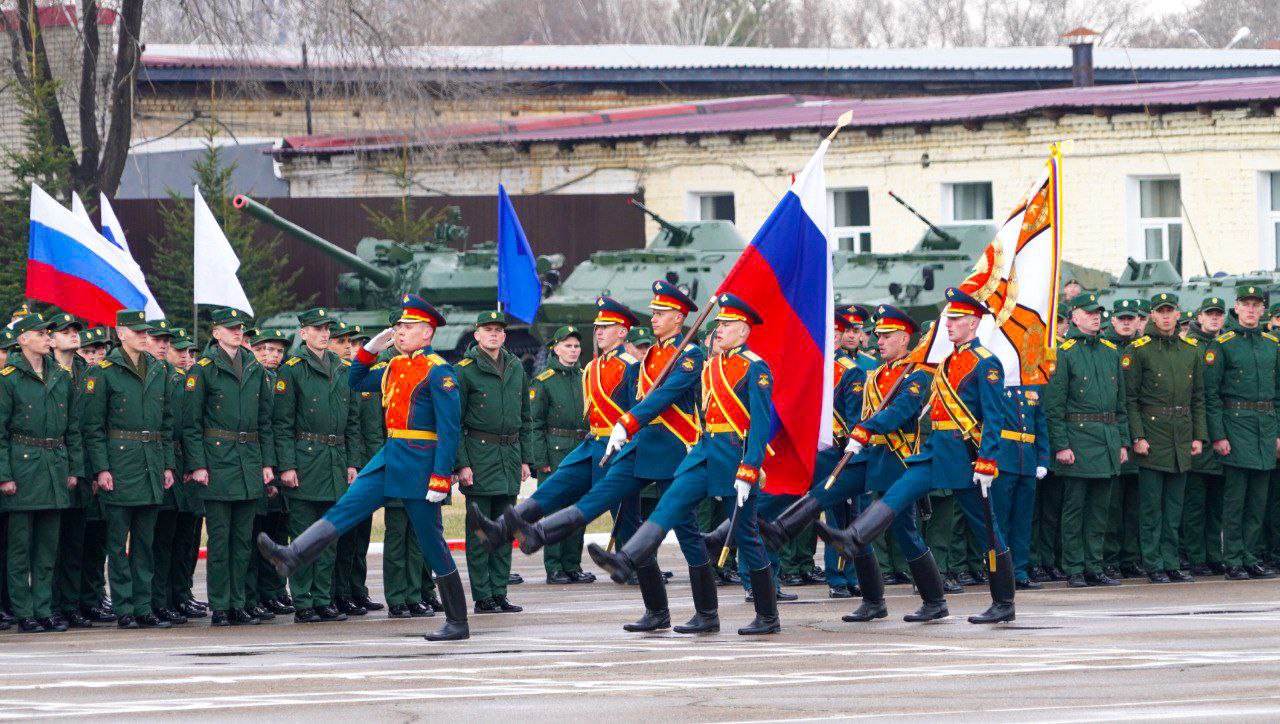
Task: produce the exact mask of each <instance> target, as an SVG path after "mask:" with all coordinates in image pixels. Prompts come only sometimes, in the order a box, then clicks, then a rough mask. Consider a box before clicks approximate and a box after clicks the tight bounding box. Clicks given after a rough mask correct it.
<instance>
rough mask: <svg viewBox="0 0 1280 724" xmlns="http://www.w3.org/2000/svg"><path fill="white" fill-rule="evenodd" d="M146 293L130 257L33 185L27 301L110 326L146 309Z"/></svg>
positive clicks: (137, 268)
mask: <svg viewBox="0 0 1280 724" xmlns="http://www.w3.org/2000/svg"><path fill="white" fill-rule="evenodd" d="M146 288H147V284H146V281H145V280H144V279H143V277H142V269H140V268H139V267H138V264H137V262H135V261H134V260H133V257H132V256H130V255H129V253H128V252H126V251H124V250H123V249H121V248H120V247H118V246H116V245H115V244H112V243H111V242H109V241H107V240H106V239H104V238H103V237H102V235H101V234H99V233H98V230H97V229H94V228H93V226H92V224H86V223H85V222H84V221H83V220H81V219H80V218H79V217H77V216H76V214H75V213H74V212H72V211H69V210H67V209H66V208H65V207H64V206H63V205H62V204H60V203H58V202H57V201H56V200H55V199H54V198H53V197H52V196H50V195H49V194H47V193H45V191H44V189H42V188H40V187H39V186H36V185H34V184H32V186H31V227H30V232H29V235H28V244H27V296H28V297H30V298H32V299H38V300H40V301H42V302H48V303H50V304H55V305H57V306H58V307H60V308H62V309H63V310H66V311H67V312H70V313H71V314H73V315H75V316H77V317H80V318H81V319H84V320H86V321H88V322H91V323H93V324H102V325H108V326H110V325H114V324H115V323H116V312H117V311H118V310H121V309H144V308H145V307H146V304H147V297H148V296H149V295H148V293H147V292H146V291H145V290H146Z"/></svg>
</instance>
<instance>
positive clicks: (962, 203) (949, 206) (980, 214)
mask: <svg viewBox="0 0 1280 724" xmlns="http://www.w3.org/2000/svg"><path fill="white" fill-rule="evenodd" d="M992 206H993V204H992V203H991V182H990V181H973V182H969V183H957V184H943V185H942V216H943V218H944V219H946V220H947V221H952V222H962V223H963V222H966V221H968V222H980V221H991V220H992V219H993V218H994V216H993V215H992V213H991V211H992Z"/></svg>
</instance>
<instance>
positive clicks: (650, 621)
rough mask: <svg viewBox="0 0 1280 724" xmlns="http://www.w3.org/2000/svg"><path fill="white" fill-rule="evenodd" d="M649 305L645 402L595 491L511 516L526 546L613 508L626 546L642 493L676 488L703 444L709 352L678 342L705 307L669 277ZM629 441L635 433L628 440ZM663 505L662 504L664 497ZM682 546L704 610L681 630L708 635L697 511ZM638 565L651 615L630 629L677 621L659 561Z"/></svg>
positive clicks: (684, 529)
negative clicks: (701, 390)
mask: <svg viewBox="0 0 1280 724" xmlns="http://www.w3.org/2000/svg"><path fill="white" fill-rule="evenodd" d="M652 289H653V299H652V300H650V302H649V310H650V312H651V315H652V316H651V325H652V328H653V338H654V339H655V340H656V341H655V342H654V344H653V345H652V346H651V347H649V348H648V349H647V350H646V351H645V357H644V359H643V360H641V361H640V364H639V365H638V366H637V370H636V372H637V375H638V377H639V380H638V382H637V384H636V388H635V391H636V397H637V398H638V400H639V401H638V402H637V403H636V404H635V405H634V406H632V407H631V408H630V409H629V410H628V411H626V412H624V413H622V415H621V416H620V417H619V418H618V420H617V421H616V422H615V423H614V425H613V427H612V429H611V430H610V432H609V442H608V444H607V445H606V446H605V451H606V454H608V455H611V456H612V458H611V459H610V462H609V470H608V472H606V473H605V475H604V479H603V480H601V481H600V482H599V483H597V484H596V485H594V486H593V487H592V488H591V491H590V492H588V493H587V494H586V495H585V496H583V497H582V498H581V499H580V500H578V501H577V502H576V503H575V504H574V505H571V506H568V507H566V508H564V509H563V510H560V511H559V512H557V513H554V514H552V515H549V516H547V517H546V518H544V519H542V520H541V521H538V522H537V523H534V524H527V523H524V522H523V521H521V520H520V519H519V517H518V516H515V515H511V516H510V518H511V521H510V523H511V525H513V526H515V527H516V538H517V539H519V541H520V550H521V551H522V552H524V553H526V554H529V553H533V552H535V551H537V550H538V549H539V548H541V547H542V546H543V545H544V544H546V543H554V542H556V541H559V540H562V539H563V538H565V537H566V536H568V535H569V534H571V533H577V532H578V531H580V530H582V529H583V528H584V527H585V526H586V525H587V523H588V522H589V521H591V520H594V519H595V518H596V517H597V516H599V515H602V514H603V513H604V512H605V511H606V510H613V509H615V507H616V509H617V511H618V514H617V524H616V525H615V530H614V534H615V535H614V537H615V541H616V542H617V543H618V544H619V545H622V544H625V543H626V542H627V541H628V540H630V539H631V536H632V535H633V534H634V533H635V532H636V529H637V528H638V527H639V525H640V521H641V516H640V495H641V492H642V491H643V490H645V489H646V488H648V487H649V486H650V485H654V486H656V488H657V490H658V492H659V495H660V496H665V495H666V493H667V491H668V490H669V488H670V486H671V484H672V480H673V479H674V477H675V471H676V469H677V468H678V467H679V466H680V464H681V461H682V460H684V458H685V455H687V454H688V451H689V448H690V447H692V446H693V445H694V444H695V443H697V441H698V436H699V430H698V422H697V412H696V406H697V398H698V392H697V384H698V379H699V377H700V376H701V373H702V368H703V360H704V359H705V353H704V351H703V350H702V348H700V347H697V346H694V345H690V346H688V347H686V348H685V349H684V350H682V351H680V353H679V355H678V356H677V343H678V340H679V337H680V336H681V332H682V327H683V325H684V321H685V319H686V318H688V315H689V314H690V313H691V312H694V311H697V309H698V306H697V305H696V304H694V302H693V300H692V299H690V298H689V296H688V295H687V294H685V293H684V292H683V291H681V290H680V289H679V288H678V287H676V286H675V285H673V284H670V283H668V282H666V281H655V282H654V283H653V285H652ZM669 363H670V364H671V365H672V367H671V372H670V374H668V375H667V377H666V378H665V379H664V380H663V381H662V384H660V385H659V384H658V376H659V375H660V374H661V373H662V370H663V369H664V368H665V367H667V365H668V364H669ZM628 438H634V440H633V441H632V442H631V443H630V444H626V441H627V439H628ZM659 505H661V502H659ZM673 528H674V529H675V532H676V538H677V540H679V542H680V549H681V551H682V552H683V553H684V556H685V561H686V562H687V563H688V565H689V581H690V586H691V587H692V593H693V599H694V604H695V609H696V611H697V614H696V615H695V616H694V618H693V619H692V620H690V621H689V622H688V623H686V624H685V625H684V626H677V627H676V628H675V630H676V632H677V633H701V632H706V631H716V630H719V627H720V621H719V618H717V605H718V604H717V598H716V590H715V589H716V584H715V574H714V572H713V571H712V569H711V561H710V559H709V558H708V556H707V547H706V545H705V544H704V543H703V541H702V534H701V532H700V531H699V530H698V525H697V521H696V520H695V519H694V515H693V511H692V510H690V511H689V512H688V514H687V515H685V516H684V519H683V520H680V521H679V523H678V524H677V525H675V526H673ZM641 563H642V564H641V565H639V566H637V568H636V570H635V575H636V582H637V583H639V584H640V595H641V598H642V599H643V601H644V605H645V614H644V616H642V617H641V618H640V620H638V621H636V622H634V623H630V624H627V625H625V626H624V627H623V628H624V629H625V630H627V631H656V630H659V629H663V628H667V627H669V626H670V625H671V614H670V610H669V608H668V605H667V591H666V582H665V580H664V578H663V574H662V570H661V569H660V568H659V567H658V563H657V561H656V560H652V559H651V560H647V561H643V562H641Z"/></svg>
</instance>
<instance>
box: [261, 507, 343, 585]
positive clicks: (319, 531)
mask: <svg viewBox="0 0 1280 724" xmlns="http://www.w3.org/2000/svg"><path fill="white" fill-rule="evenodd" d="M336 540H338V529H337V528H335V527H333V523H330V522H329V521H327V520H325V519H324V518H321V519H320V520H317V521H316V522H314V523H312V524H311V525H310V526H309V527H308V528H307V529H306V530H304V531H302V533H301V534H299V535H298V536H297V537H296V538H294V539H293V542H292V543H290V544H289V545H287V546H282V545H279V544H278V543H276V542H275V541H273V540H271V536H269V535H267V534H266V533H259V534H258V552H260V553H262V557H263V558H266V559H267V560H268V561H271V564H272V565H273V566H275V569H276V573H278V574H280V575H281V576H283V577H285V578H288V577H289V576H292V575H293V574H294V573H295V572H296V571H297V570H298V569H299V568H302V567H303V566H306V565H310V564H311V562H312V561H314V560H315V559H317V558H319V557H320V553H321V551H323V550H324V549H325V548H327V547H328V546H329V544H330V543H332V542H334V541H336Z"/></svg>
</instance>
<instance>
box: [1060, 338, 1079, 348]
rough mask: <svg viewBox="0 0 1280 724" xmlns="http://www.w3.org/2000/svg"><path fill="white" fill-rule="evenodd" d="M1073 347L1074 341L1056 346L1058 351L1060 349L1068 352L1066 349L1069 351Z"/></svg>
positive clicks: (1069, 340) (1070, 340)
mask: <svg viewBox="0 0 1280 724" xmlns="http://www.w3.org/2000/svg"><path fill="white" fill-rule="evenodd" d="M1074 346H1076V341H1075V340H1074V339H1068V340H1067V341H1065V342H1063V343H1062V344H1060V345H1058V349H1061V350H1068V349H1071V348H1072V347H1074Z"/></svg>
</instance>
